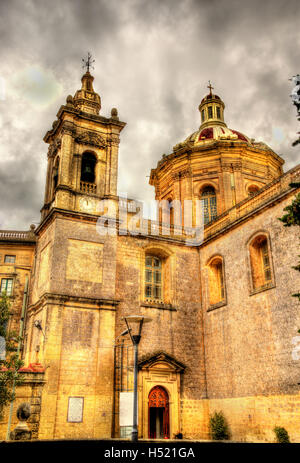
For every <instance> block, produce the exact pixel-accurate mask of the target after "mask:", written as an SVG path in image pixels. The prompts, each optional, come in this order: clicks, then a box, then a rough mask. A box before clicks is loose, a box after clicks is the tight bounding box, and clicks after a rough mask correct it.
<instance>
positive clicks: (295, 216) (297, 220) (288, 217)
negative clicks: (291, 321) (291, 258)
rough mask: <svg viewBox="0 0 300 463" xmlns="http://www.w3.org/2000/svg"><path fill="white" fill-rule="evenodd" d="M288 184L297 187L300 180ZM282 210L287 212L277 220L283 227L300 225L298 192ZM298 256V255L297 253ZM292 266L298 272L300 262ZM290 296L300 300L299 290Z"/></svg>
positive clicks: (299, 195) (299, 197)
mask: <svg viewBox="0 0 300 463" xmlns="http://www.w3.org/2000/svg"><path fill="white" fill-rule="evenodd" d="M290 186H291V187H292V188H299V187H300V182H296V183H290ZM283 210H284V211H287V213H286V214H284V215H283V216H282V217H280V218H279V220H280V221H281V222H283V223H284V226H285V227H291V226H292V225H298V226H300V193H298V194H297V195H296V198H295V199H294V200H293V201H292V203H291V204H290V205H289V206H286V207H285V208H284V209H283ZM298 257H300V256H299V255H298ZM292 268H294V269H295V270H297V271H298V272H300V262H299V263H298V265H296V266H294V267H292ZM292 296H293V297H297V298H298V299H299V301H300V292H298V293H295V294H292Z"/></svg>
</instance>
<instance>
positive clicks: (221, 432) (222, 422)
mask: <svg viewBox="0 0 300 463" xmlns="http://www.w3.org/2000/svg"><path fill="white" fill-rule="evenodd" d="M209 427H210V433H211V438H212V439H213V440H228V439H229V437H230V433H229V429H228V424H227V422H226V419H225V417H224V415H223V413H222V412H215V413H214V414H213V415H211V416H210V419H209Z"/></svg>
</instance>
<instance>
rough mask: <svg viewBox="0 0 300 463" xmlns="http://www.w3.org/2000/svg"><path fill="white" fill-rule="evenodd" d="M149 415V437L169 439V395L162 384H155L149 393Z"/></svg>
mask: <svg viewBox="0 0 300 463" xmlns="http://www.w3.org/2000/svg"><path fill="white" fill-rule="evenodd" d="M148 417H149V418H148V419H149V426H148V430H149V431H148V437H149V439H164V438H167V439H169V438H170V425H169V395H168V393H167V391H166V389H165V388H164V387H162V386H155V387H154V388H152V389H151V391H150V393H149V406H148Z"/></svg>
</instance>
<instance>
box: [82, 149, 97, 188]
mask: <svg viewBox="0 0 300 463" xmlns="http://www.w3.org/2000/svg"><path fill="white" fill-rule="evenodd" d="M95 166H96V157H95V155H94V154H93V153H83V155H82V161H81V178H80V180H81V181H82V182H89V183H95Z"/></svg>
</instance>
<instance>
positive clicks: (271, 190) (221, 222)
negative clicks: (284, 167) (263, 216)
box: [205, 166, 300, 238]
mask: <svg viewBox="0 0 300 463" xmlns="http://www.w3.org/2000/svg"><path fill="white" fill-rule="evenodd" d="M296 181H298V182H299V181H300V166H296V167H295V168H294V169H291V170H290V171H288V172H287V173H286V174H284V175H282V176H281V177H279V178H277V179H275V180H273V182H271V183H269V184H268V185H266V186H265V187H264V188H262V189H261V190H259V192H258V193H257V194H256V195H255V196H252V197H251V198H246V199H244V200H243V201H241V202H240V203H238V204H236V205H235V206H234V207H232V208H231V209H228V211H226V212H224V214H221V215H219V217H217V219H216V220H214V221H213V222H212V223H211V224H208V225H206V227H205V238H209V237H210V236H213V235H214V234H216V233H217V232H218V231H220V230H221V229H223V228H225V227H227V226H228V225H230V224H231V223H233V222H235V221H236V220H238V219H241V218H243V217H246V216H247V215H248V214H249V213H251V212H252V211H254V210H255V209H259V208H260V207H263V206H264V205H265V204H267V203H268V202H269V201H272V200H273V199H275V198H276V197H277V196H280V195H281V194H283V193H285V192H287V191H289V190H291V187H290V186H289V185H290V183H292V182H296Z"/></svg>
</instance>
